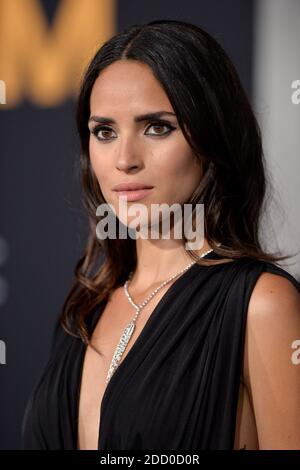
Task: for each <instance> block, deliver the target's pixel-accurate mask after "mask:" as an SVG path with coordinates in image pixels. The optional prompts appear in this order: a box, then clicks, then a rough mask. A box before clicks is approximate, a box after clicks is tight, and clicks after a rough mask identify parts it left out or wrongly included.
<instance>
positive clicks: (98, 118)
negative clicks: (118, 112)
mask: <svg viewBox="0 0 300 470" xmlns="http://www.w3.org/2000/svg"><path fill="white" fill-rule="evenodd" d="M164 115H170V116H176V114H175V113H171V112H169V111H157V112H155V113H148V114H141V115H140V116H135V117H134V122H142V121H149V120H152V119H158V118H160V117H162V116H164ZM91 121H95V122H103V123H107V124H109V123H111V124H116V122H115V121H114V119H112V118H110V117H102V116H91V117H90V118H89V121H88V122H91Z"/></svg>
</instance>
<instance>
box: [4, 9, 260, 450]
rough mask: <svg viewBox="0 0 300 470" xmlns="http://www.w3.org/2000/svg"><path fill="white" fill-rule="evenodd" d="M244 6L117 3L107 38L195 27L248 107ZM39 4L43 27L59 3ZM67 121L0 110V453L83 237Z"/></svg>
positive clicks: (17, 427)
mask: <svg viewBox="0 0 300 470" xmlns="http://www.w3.org/2000/svg"><path fill="white" fill-rule="evenodd" d="M12 1H14V0H12ZM99 1H101V0H99ZM252 3H253V2H252V1H251V0H243V1H240V0H227V1H226V2H224V1H221V0H210V1H206V0H202V1H199V0H194V1H192V0H188V1H187V0H186V1H184V2H182V1H181V0H165V1H164V2H161V1H159V0H152V1H151V2H150V1H143V2H141V1H138V0H130V1H117V2H116V8H115V30H116V32H118V31H120V30H122V29H123V28H124V27H126V26H129V25H131V24H133V23H145V22H148V21H151V20H155V19H163V18H165V19H166V18H168V19H180V20H184V21H189V22H192V23H195V24H197V25H199V26H201V27H203V28H204V29H206V30H207V31H208V32H209V33H211V34H212V35H213V36H214V37H215V38H216V39H217V40H218V41H219V42H220V43H221V44H222V45H223V47H224V48H225V50H226V51H227V52H228V54H229V55H230V57H231V58H232V60H233V62H234V64H235V66H236V68H237V70H238V72H239V74H240V77H241V80H242V82H243V84H244V87H245V89H246V91H247V93H248V95H249V97H250V98H251V93H252V44H253V37H252V36H253V4H252ZM40 4H41V5H42V8H43V11H44V15H45V18H46V19H47V21H48V24H49V27H51V25H52V24H53V21H54V19H55V13H56V10H57V7H58V5H59V1H57V0H40ZM0 10H1V6H0ZM0 14H1V11H0ZM2 20H3V18H2ZM99 24H100V21H99ZM29 40H30V38H29ZM0 75H1V74H0ZM0 79H1V76H0ZM7 86H9V83H8V84H7ZM74 112H75V101H74V99H72V98H69V99H66V101H65V102H63V103H62V104H61V105H59V106H54V107H53V106H52V107H46V106H44V107H42V106H37V105H35V104H32V103H31V102H30V100H29V99H28V98H26V97H24V99H23V100H22V102H21V103H20V104H19V105H18V106H16V107H14V108H12V109H9V108H8V109H6V107H5V105H0V204H1V225H0V312H1V314H0V340H2V341H4V342H5V344H6V364H3V365H0V381H1V382H0V384H1V385H0V386H1V388H0V423H1V424H0V449H17V448H19V447H20V433H21V422H22V418H23V413H24V408H25V405H26V401H27V399H28V397H29V393H30V391H31V389H32V387H33V385H34V383H35V381H36V380H37V377H38V375H39V374H40V372H41V369H42V367H43V365H44V363H45V361H46V359H47V357H48V353H49V347H50V340H51V333H52V329H53V326H54V322H55V320H56V317H57V315H58V313H59V311H60V309H61V306H62V303H63V301H64V298H65V296H66V295H67V292H68V290H69V288H70V285H71V281H72V277H73V270H74V265H75V263H76V261H77V259H78V257H79V255H80V254H81V250H82V249H83V246H84V243H85V237H86V234H87V231H86V217H85V214H84V210H83V207H82V205H81V202H80V188H79V182H78V181H77V179H76V172H75V165H76V160H77V157H78V142H77V137H76V131H75V119H74Z"/></svg>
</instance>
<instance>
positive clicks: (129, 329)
mask: <svg viewBox="0 0 300 470" xmlns="http://www.w3.org/2000/svg"><path fill="white" fill-rule="evenodd" d="M211 251H213V249H211V250H208V251H206V252H205V253H202V255H200V256H199V258H203V257H204V256H206V255H207V254H208V253H210V252H211ZM195 263H196V261H193V262H191V263H190V264H188V266H186V267H185V268H183V269H182V270H181V271H179V273H177V274H174V275H173V276H171V277H169V278H168V279H167V280H166V281H164V282H162V283H161V284H160V285H159V286H158V287H157V288H156V289H154V291H153V292H152V293H151V294H150V295H149V296H148V297H147V299H146V300H144V302H142V303H141V304H140V305H136V304H135V302H134V301H133V300H132V298H131V296H130V294H129V292H128V284H129V281H130V280H131V279H132V275H133V271H131V272H130V274H129V277H128V279H127V281H126V282H125V284H124V286H123V287H124V290H125V294H126V297H127V298H128V301H129V302H130V303H131V305H132V306H133V307H134V308H135V309H136V313H135V315H134V317H133V319H132V320H131V322H130V323H128V325H127V326H126V328H125V330H124V331H123V333H122V335H121V337H120V340H119V343H118V345H117V347H116V349H115V352H114V355H113V358H112V361H111V364H110V367H109V370H108V373H107V376H106V383H108V382H109V380H110V379H111V377H112V375H113V373H114V372H115V370H116V369H117V367H118V365H119V364H120V361H121V358H122V355H123V352H124V351H125V349H126V347H127V345H128V343H129V340H130V338H131V336H132V334H133V332H134V330H135V322H136V319H137V318H138V316H139V314H140V313H141V311H142V309H143V308H144V307H145V305H147V303H148V302H149V301H150V300H151V299H152V297H153V296H154V295H155V294H156V293H157V292H158V291H159V290H160V289H162V287H164V286H165V285H166V284H168V283H169V282H171V281H172V280H173V279H174V278H175V277H177V276H179V275H180V274H182V273H183V272H185V271H186V270H187V269H189V268H190V267H191V266H192V265H193V264H195ZM90 346H92V348H93V349H94V350H95V351H96V352H97V353H98V354H99V351H97V349H96V348H95V346H93V345H91V344H90Z"/></svg>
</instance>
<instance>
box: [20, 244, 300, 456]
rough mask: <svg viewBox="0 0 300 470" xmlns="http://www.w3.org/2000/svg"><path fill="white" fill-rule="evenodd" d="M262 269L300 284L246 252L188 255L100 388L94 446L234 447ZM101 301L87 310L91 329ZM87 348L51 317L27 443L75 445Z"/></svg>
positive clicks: (27, 417)
mask: <svg viewBox="0 0 300 470" xmlns="http://www.w3.org/2000/svg"><path fill="white" fill-rule="evenodd" d="M206 258H211V259H218V258H219V256H218V255H217V254H216V253H215V252H210V253H208V254H207V255H206ZM262 272H270V273H274V274H278V275H281V276H284V277H286V278H287V279H289V280H290V281H291V282H292V283H293V284H294V285H295V286H296V288H297V289H298V290H299V292H300V284H299V283H298V282H297V280H296V279H295V278H294V277H293V276H292V275H291V274H289V273H288V272H287V271H285V270H284V269H283V268H281V267H279V266H277V265H275V264H273V263H267V262H261V261H256V260H251V259H249V258H244V259H239V260H235V261H233V262H231V263H226V264H219V265H215V266H199V265H197V264H193V265H192V266H191V267H190V268H189V269H188V270H187V271H185V272H184V273H183V274H182V275H181V276H180V277H178V278H176V280H175V282H174V283H173V284H171V286H170V287H169V289H168V290H167V291H166V293H165V294H164V296H163V297H162V298H161V300H160V301H159V303H158V304H157V305H156V307H155V309H154V311H153V312H152V314H151V316H150V317H149V318H148V320H147V323H146V324H145V326H144V328H143V330H142V331H141V333H140V335H139V336H138V338H137V339H136V341H135V343H134V344H133V346H132V348H131V349H130V350H129V352H128V354H127V356H126V357H125V358H124V360H123V361H122V362H121V364H120V365H119V367H118V368H117V370H116V371H115V373H114V374H113V376H112V378H111V380H110V381H109V383H108V385H107V387H106V390H105V392H104V395H103V398H102V403H101V420H100V438H99V442H98V449H99V450H124V449H127V450H135V449H147V450H152V449H153V450H158V449H164V450H168V449H169V450H202V449H233V448H234V437H235V423H236V414H237V405H238V392H239V381H240V376H241V374H242V365H243V352H244V338H245V327H246V319H247V308H248V303H249V299H250V296H251V293H252V290H253V288H254V285H255V283H256V281H257V279H258V277H259V276H260V274H261V273H262ZM104 306H105V305H104V304H103V303H102V305H99V306H97V308H95V309H94V310H93V311H92V312H91V315H90V316H89V319H88V322H87V325H88V328H89V330H90V331H93V328H94V327H95V326H96V323H97V320H98V318H99V315H100V314H101V312H102V311H103V309H104ZM85 350H86V346H85V345H84V343H83V342H82V341H81V340H80V339H77V338H75V337H72V336H70V335H68V334H67V333H66V332H65V331H64V330H63V329H62V327H61V326H59V323H57V326H56V328H55V334H54V336H53V344H52V349H51V353H50V356H49V360H48V362H47V364H46V365H45V368H44V370H43V372H42V374H41V376H40V377H39V380H38V381H37V383H36V385H35V388H34V390H33V392H32V394H31V397H30V399H29V401H28V404H27V407H26V411H25V414H24V419H23V426H22V448H23V449H76V448H77V431H78V405H79V391H80V382H81V373H82V368H83V360H84V354H85Z"/></svg>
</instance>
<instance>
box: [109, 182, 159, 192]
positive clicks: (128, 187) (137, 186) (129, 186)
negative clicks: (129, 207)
mask: <svg viewBox="0 0 300 470" xmlns="http://www.w3.org/2000/svg"><path fill="white" fill-rule="evenodd" d="M152 188H153V186H151V185H148V184H146V183H119V184H117V185H116V186H114V188H113V190H114V191H136V190H141V189H152Z"/></svg>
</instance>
